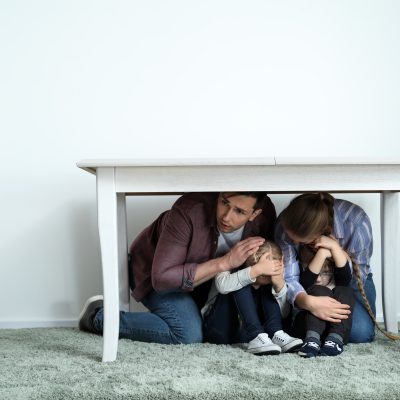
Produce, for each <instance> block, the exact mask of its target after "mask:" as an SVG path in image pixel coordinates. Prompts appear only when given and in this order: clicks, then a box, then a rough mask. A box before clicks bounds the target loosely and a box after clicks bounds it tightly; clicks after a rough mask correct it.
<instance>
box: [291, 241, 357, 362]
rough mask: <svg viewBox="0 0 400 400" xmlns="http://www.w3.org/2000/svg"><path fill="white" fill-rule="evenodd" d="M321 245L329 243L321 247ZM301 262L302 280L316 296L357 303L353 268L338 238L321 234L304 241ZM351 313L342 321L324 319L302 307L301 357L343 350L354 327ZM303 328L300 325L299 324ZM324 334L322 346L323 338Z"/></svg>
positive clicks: (299, 315)
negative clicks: (353, 288) (307, 241)
mask: <svg viewBox="0 0 400 400" xmlns="http://www.w3.org/2000/svg"><path fill="white" fill-rule="evenodd" d="M322 245H324V246H326V247H322ZM299 256H300V263H301V266H302V269H303V272H302V274H301V275H300V284H301V285H302V286H303V287H304V289H306V291H307V293H308V294H310V295H313V296H329V297H331V298H333V299H335V300H337V301H339V302H341V303H342V304H348V305H349V306H350V312H352V310H353V306H354V300H355V299H354V295H353V290H352V288H351V287H350V283H351V279H352V272H351V267H350V262H349V257H348V256H347V253H346V252H345V251H344V250H343V249H342V248H341V247H340V246H339V244H338V243H337V242H336V240H335V239H333V238H332V237H329V236H321V238H319V239H318V240H317V241H316V242H315V243H314V244H312V245H301V246H300V249H299ZM351 315H352V314H351V313H350V314H349V318H348V319H343V320H341V322H339V323H335V322H329V321H325V320H322V319H320V318H318V317H316V316H315V315H313V314H312V313H311V312H308V311H301V312H300V313H299V314H298V315H297V316H296V319H295V326H296V325H298V324H303V325H304V327H303V329H304V331H305V340H304V344H303V346H302V347H301V348H300V350H299V355H300V356H302V357H315V356H317V355H318V354H321V355H323V356H337V355H339V354H341V353H342V352H343V346H344V344H346V343H347V342H348V338H349V334H350V330H351V323H352V318H351ZM300 329H301V328H300ZM323 338H325V340H324V344H323V346H322V347H321V340H322V339H323Z"/></svg>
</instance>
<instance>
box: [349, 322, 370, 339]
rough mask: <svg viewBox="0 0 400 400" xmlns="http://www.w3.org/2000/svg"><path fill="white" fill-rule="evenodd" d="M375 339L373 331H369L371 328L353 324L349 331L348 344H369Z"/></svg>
mask: <svg viewBox="0 0 400 400" xmlns="http://www.w3.org/2000/svg"><path fill="white" fill-rule="evenodd" d="M374 339H375V329H371V326H370V325H369V324H368V325H362V324H361V325H357V326H355V325H354V324H353V326H352V328H351V331H350V337H349V342H350V343H370V342H372V341H373V340H374Z"/></svg>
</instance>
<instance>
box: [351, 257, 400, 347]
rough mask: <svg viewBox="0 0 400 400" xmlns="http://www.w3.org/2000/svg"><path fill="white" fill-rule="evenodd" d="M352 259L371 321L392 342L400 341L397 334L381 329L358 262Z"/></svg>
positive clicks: (359, 288)
mask: <svg viewBox="0 0 400 400" xmlns="http://www.w3.org/2000/svg"><path fill="white" fill-rule="evenodd" d="M350 258H351V262H352V264H353V272H354V275H355V276H356V281H357V286H358V290H359V291H360V294H361V297H362V299H363V302H364V304H363V305H364V307H365V309H366V310H367V311H368V314H369V316H370V317H371V319H372V321H373V323H374V325H375V326H376V327H377V328H378V330H379V331H380V332H382V333H383V334H384V335H385V336H386V337H387V338H389V339H391V340H399V339H400V336H399V335H395V334H393V333H390V332H388V331H386V330H385V329H383V328H381V327H380V326H379V325H378V323H377V322H376V318H375V315H374V312H373V311H372V308H371V305H370V304H369V301H368V299H367V295H366V293H365V290H364V285H363V281H362V278H361V271H360V267H359V265H358V264H357V262H356V261H355V260H354V258H353V257H350Z"/></svg>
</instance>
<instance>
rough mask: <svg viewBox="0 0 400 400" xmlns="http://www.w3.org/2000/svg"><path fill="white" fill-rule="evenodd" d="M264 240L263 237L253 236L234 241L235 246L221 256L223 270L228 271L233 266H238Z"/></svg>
mask: <svg viewBox="0 0 400 400" xmlns="http://www.w3.org/2000/svg"><path fill="white" fill-rule="evenodd" d="M264 242H265V239H264V238H262V237H260V236H254V237H250V238H247V239H244V240H241V241H240V242H238V243H236V244H235V246H233V247H232V249H231V250H230V251H229V252H228V253H226V254H225V255H224V256H223V257H222V258H223V270H224V271H229V270H231V269H233V268H237V267H240V266H241V265H242V264H243V263H244V262H245V261H246V260H247V258H248V257H249V256H251V255H252V254H254V253H255V252H256V251H257V250H258V248H259V247H260V246H261V245H262V244H263V243H264Z"/></svg>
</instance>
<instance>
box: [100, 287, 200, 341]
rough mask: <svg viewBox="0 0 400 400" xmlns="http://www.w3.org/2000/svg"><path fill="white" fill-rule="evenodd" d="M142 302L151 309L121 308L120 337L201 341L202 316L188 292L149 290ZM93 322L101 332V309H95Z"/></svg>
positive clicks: (145, 339) (148, 339) (139, 339)
mask: <svg viewBox="0 0 400 400" xmlns="http://www.w3.org/2000/svg"><path fill="white" fill-rule="evenodd" d="M142 303H143V305H144V306H145V307H147V308H148V309H149V310H150V312H125V311H120V313H119V337H120V338H126V339H131V340H137V341H139V342H151V343H165V344H181V343H183V344H189V343H201V342H202V340H203V335H202V319H201V316H200V312H199V309H198V308H197V306H196V303H195V302H194V300H193V299H192V296H191V295H190V294H189V293H183V292H168V293H157V292H155V291H152V292H150V293H149V294H148V295H146V296H145V297H144V298H143V300H142ZM94 325H95V328H96V329H97V330H98V331H99V332H102V331H103V309H100V310H99V311H98V312H97V314H96V316H95V318H94Z"/></svg>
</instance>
